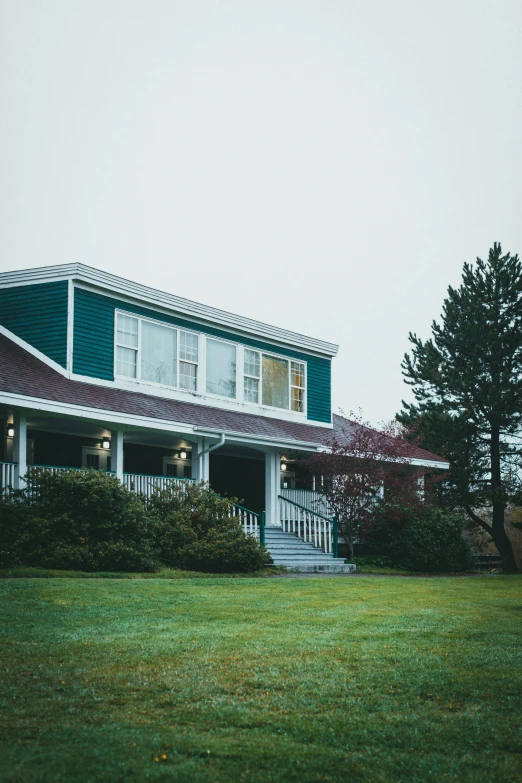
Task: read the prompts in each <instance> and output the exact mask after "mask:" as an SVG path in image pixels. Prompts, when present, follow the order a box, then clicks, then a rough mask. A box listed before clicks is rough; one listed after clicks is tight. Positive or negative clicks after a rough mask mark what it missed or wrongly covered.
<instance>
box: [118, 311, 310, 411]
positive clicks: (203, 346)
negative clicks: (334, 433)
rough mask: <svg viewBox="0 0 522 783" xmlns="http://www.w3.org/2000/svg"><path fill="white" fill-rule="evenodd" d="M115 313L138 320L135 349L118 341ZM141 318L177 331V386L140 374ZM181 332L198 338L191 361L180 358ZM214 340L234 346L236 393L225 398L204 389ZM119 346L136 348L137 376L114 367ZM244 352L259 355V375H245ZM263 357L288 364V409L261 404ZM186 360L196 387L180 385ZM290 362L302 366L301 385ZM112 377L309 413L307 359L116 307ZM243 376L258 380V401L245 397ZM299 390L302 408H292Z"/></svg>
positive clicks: (267, 407) (212, 397)
mask: <svg viewBox="0 0 522 783" xmlns="http://www.w3.org/2000/svg"><path fill="white" fill-rule="evenodd" d="M118 315H123V316H128V317H130V318H135V319H136V320H137V322H138V345H137V347H136V348H132V347H129V346H128V345H121V344H120V343H119V342H118ZM143 321H147V322H149V323H154V324H157V325H158V326H163V327H165V328H166V329H173V330H174V331H176V332H177V337H176V385H175V386H171V385H169V384H164V383H158V382H157V381H149V380H145V379H143V378H142V377H141V357H142V339H141V333H142V327H141V324H142V322H143ZM181 332H187V333H188V334H192V335H194V336H195V338H196V340H197V351H198V360H197V361H193V360H190V359H181V358H180V345H181V339H180V335H181ZM208 340H213V341H214V342H222V343H227V344H229V345H233V346H234V348H235V351H236V394H235V396H234V397H227V396H224V395H222V394H214V393H212V392H208V391H207V367H206V363H207V342H208ZM118 347H122V348H127V349H129V350H134V351H136V377H134V378H133V377H130V376H128V375H118V373H117V371H116V368H117V361H118V360H117V349H118ZM245 351H252V352H254V353H256V354H257V355H258V356H259V377H258V378H255V376H253V375H247V374H246V373H245ZM263 356H267V357H271V358H274V359H282V360H283V361H285V362H286V363H287V366H288V408H278V407H276V406H275V405H265V404H264V403H263ZM181 362H185V363H186V364H191V365H193V366H195V367H196V388H195V389H186V388H184V387H183V386H181V385H180V376H181V373H180V364H181ZM292 362H294V363H295V364H299V365H301V366H302V367H303V382H304V387H300V386H294V384H292ZM113 371H114V380H118V381H124V382H126V383H144V384H147V385H150V386H155V387H158V388H161V389H172V390H174V391H180V392H182V393H185V394H192V395H193V394H198V395H201V396H203V397H209V398H211V399H216V400H223V401H228V402H238V403H241V404H242V405H244V406H248V405H250V406H253V407H255V408H263V409H266V410H270V411H275V412H279V413H285V414H286V413H288V414H290V415H292V416H297V417H299V418H307V415H308V362H307V360H306V359H297V358H296V357H294V356H285V355H284V354H280V353H277V352H276V351H265V350H263V349H262V348H257V347H254V346H252V345H248V344H247V343H243V342H240V341H238V342H236V341H234V340H229V339H226V338H223V337H216V336H214V335H212V334H209V333H208V332H203V331H199V332H198V331H196V330H195V329H187V328H186V327H181V326H176V325H174V324H169V323H166V322H165V321H161V320H160V319H158V318H149V317H148V316H143V315H139V314H137V313H132V312H129V311H128V310H123V309H120V308H115V311H114V361H113ZM245 378H252V379H255V380H257V381H258V383H259V387H258V401H257V402H252V401H249V400H246V399H245ZM294 388H297V389H301V390H302V392H303V410H302V411H294V410H292V389H294Z"/></svg>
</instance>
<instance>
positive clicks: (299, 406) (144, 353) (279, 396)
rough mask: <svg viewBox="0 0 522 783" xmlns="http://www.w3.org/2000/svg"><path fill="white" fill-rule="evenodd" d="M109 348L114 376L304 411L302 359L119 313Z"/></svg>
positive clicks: (304, 366) (261, 404) (266, 406)
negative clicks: (113, 352)
mask: <svg viewBox="0 0 522 783" xmlns="http://www.w3.org/2000/svg"><path fill="white" fill-rule="evenodd" d="M200 352H201V362H202V366H201V367H200V365H199V359H200ZM115 353H116V361H115V365H116V366H115V375H116V377H118V378H123V379H133V380H136V381H146V382H148V383H155V384H158V385H160V386H165V387H168V388H171V389H182V390H185V391H190V392H196V393H199V394H202V395H204V394H209V395H212V396H214V397H221V398H223V399H224V400H236V401H237V402H238V403H245V404H247V405H258V406H262V407H264V408H274V409H277V410H280V411H293V412H294V413H305V412H306V363H305V362H300V361H296V360H295V359H291V358H286V357H284V356H278V355H277V354H275V353H274V354H272V353H265V352H264V351H259V350H256V349H253V348H249V347H247V346H246V345H241V344H238V343H235V342H232V341H228V340H222V339H218V338H215V337H210V336H207V335H203V334H197V333H196V332H190V331H188V330H186V329H179V328H177V327H175V326H170V325H169V324H165V323H161V322H159V321H154V320H152V319H150V318H142V317H141V316H134V315H130V314H128V313H122V312H117V313H116V340H115ZM238 361H239V364H238Z"/></svg>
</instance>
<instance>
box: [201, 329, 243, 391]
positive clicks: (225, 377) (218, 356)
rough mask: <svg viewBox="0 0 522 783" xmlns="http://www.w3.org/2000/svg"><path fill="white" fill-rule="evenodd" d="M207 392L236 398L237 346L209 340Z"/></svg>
mask: <svg viewBox="0 0 522 783" xmlns="http://www.w3.org/2000/svg"><path fill="white" fill-rule="evenodd" d="M207 392H208V393H209V394H220V395H221V396H222V397H235V396H236V346H235V345H230V343H222V342H218V341H217V340H207Z"/></svg>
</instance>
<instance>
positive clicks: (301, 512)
mask: <svg viewBox="0 0 522 783" xmlns="http://www.w3.org/2000/svg"><path fill="white" fill-rule="evenodd" d="M279 514H280V519H281V524H282V526H283V532H285V533H293V534H294V535H296V536H297V537H298V538H302V539H303V541H306V542H309V543H310V544H313V546H316V547H317V548H318V549H322V550H323V551H324V552H326V553H327V554H332V555H333V556H334V557H338V552H339V533H338V525H337V518H336V517H327V516H324V515H323V514H319V513H318V512H317V511H314V510H312V509H310V508H306V506H302V505H301V504H300V503H295V502H294V501H293V500H289V499H288V498H286V497H284V496H283V495H279Z"/></svg>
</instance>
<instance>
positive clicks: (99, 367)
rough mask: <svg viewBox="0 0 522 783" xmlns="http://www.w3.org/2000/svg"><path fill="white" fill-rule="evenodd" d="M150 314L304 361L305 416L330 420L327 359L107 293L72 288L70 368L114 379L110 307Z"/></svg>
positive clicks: (156, 317)
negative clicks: (159, 310) (197, 321)
mask: <svg viewBox="0 0 522 783" xmlns="http://www.w3.org/2000/svg"><path fill="white" fill-rule="evenodd" d="M116 309H121V310H125V311H126V312H128V313H134V314H136V315H142V316H144V317H147V318H154V319H156V320H157V321H163V322H164V323H167V324H172V325H173V326H179V327H181V328H186V329H197V330H198V331H203V332H204V333H205V334H209V335H212V336H214V337H221V338H223V339H224V340H234V341H236V342H241V343H242V344H243V345H248V346H251V347H252V348H258V349H259V350H262V351H263V350H264V351H272V352H274V353H278V354H281V355H282V356H288V357H290V358H292V359H298V360H301V361H306V362H307V363H308V390H307V394H308V418H309V419H311V420H313V421H322V422H330V421H331V361H330V359H323V358H321V357H318V356H310V355H309V354H305V353H300V352H299V351H293V350H291V349H285V348H281V347H280V346H279V345H273V344H270V343H267V342H263V341H261V340H257V339H255V338H249V337H238V335H236V334H233V333H231V332H227V331H226V330H224V329H221V328H218V327H215V328H214V327H210V326H205V327H204V328H202V327H201V325H199V324H196V323H194V322H191V321H190V320H187V319H185V318H178V317H177V316H170V315H165V314H164V313H158V312H156V311H154V310H150V309H148V308H146V307H141V306H139V305H133V304H129V303H128V302H122V301H119V300H117V299H114V298H112V297H109V296H104V295H102V294H97V293H94V292H93V291H87V290H85V289H83V288H76V289H75V294H74V343H73V346H74V347H73V371H74V372H75V373H78V374H79V375H88V376H89V377H91V378H103V379H105V380H111V381H112V380H114V318H115V316H114V311H115V310H116Z"/></svg>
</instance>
